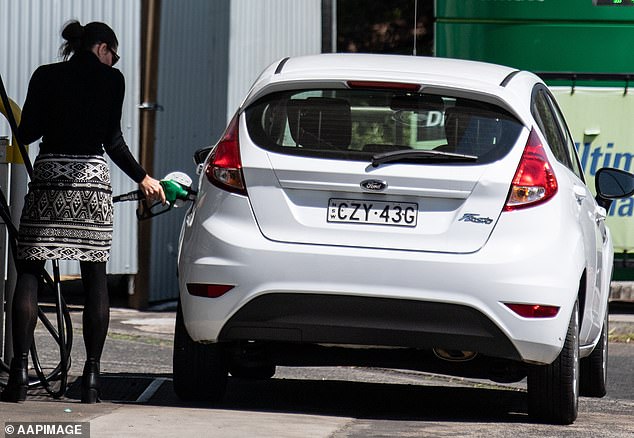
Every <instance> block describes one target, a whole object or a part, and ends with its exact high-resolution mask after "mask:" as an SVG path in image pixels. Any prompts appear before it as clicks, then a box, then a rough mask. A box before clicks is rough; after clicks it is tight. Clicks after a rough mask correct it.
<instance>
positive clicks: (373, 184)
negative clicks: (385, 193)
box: [361, 179, 387, 192]
mask: <svg viewBox="0 0 634 438" xmlns="http://www.w3.org/2000/svg"><path fill="white" fill-rule="evenodd" d="M361 187H363V188H364V189H366V190H372V191H373V192H380V191H381V190H385V189H386V188H387V183H386V182H385V181H379V180H378V179H366V180H365V181H362V182H361Z"/></svg>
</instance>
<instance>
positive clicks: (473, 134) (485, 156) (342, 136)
mask: <svg viewBox="0 0 634 438" xmlns="http://www.w3.org/2000/svg"><path fill="white" fill-rule="evenodd" d="M246 119H247V128H248V131H249V136H250V137H251V139H252V140H253V142H255V143H256V144H257V145H259V146H260V147H262V148H265V149H267V150H271V151H274V152H279V153H286V154H295V155H305V156H312V157H324V158H340V159H350V160H367V159H371V157H372V156H374V155H376V154H381V153H385V152H391V151H398V150H410V149H422V150H434V151H441V152H449V153H455V154H464V155H471V156H476V157H477V160H474V161H473V162H472V163H471V164H485V163H490V162H493V161H496V160H498V159H500V158H502V157H503V156H505V155H506V154H507V153H508V151H509V150H510V149H511V147H512V146H513V145H514V144H515V142H516V141H517V138H518V136H519V134H520V131H521V129H522V125H521V123H520V122H519V121H518V120H517V119H516V118H515V117H514V116H513V115H511V114H510V113H509V112H507V111H506V110H504V109H502V108H500V107H497V106H495V105H492V104H490V103H486V102H480V101H477V100H472V99H464V98H456V97H451V96H441V95H435V94H425V93H415V92H408V91H401V90H398V91H394V90H369V89H321V90H293V91H285V92H277V93H273V94H270V95H267V96H265V97H263V98H261V99H259V100H258V101H256V102H255V103H253V104H252V105H251V106H249V108H247V110H246ZM438 162H439V163H442V161H438Z"/></svg>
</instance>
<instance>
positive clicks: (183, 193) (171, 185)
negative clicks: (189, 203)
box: [160, 179, 189, 205]
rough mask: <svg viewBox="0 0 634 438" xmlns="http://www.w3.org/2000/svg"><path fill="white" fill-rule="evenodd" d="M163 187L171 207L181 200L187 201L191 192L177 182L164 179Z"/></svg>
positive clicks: (162, 181)
mask: <svg viewBox="0 0 634 438" xmlns="http://www.w3.org/2000/svg"><path fill="white" fill-rule="evenodd" d="M160 183H161V186H163V191H164V192H165V199H166V200H167V202H169V203H170V205H174V202H176V200H177V199H181V200H183V201H186V200H187V199H188V197H187V196H188V195H189V192H188V191H187V190H186V189H184V188H183V186H181V185H180V184H179V183H177V182H176V181H172V180H170V179H163V180H161V181H160Z"/></svg>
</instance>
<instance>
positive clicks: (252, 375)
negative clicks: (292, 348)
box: [229, 364, 275, 380]
mask: <svg viewBox="0 0 634 438" xmlns="http://www.w3.org/2000/svg"><path fill="white" fill-rule="evenodd" d="M229 373H231V375H232V376H233V377H235V378H237V379H250V380H265V379H270V378H271V377H273V376H274V375H275V365H259V366H248V365H242V364H234V365H231V367H230V368H229Z"/></svg>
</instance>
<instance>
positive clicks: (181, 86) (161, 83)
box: [148, 0, 230, 302]
mask: <svg viewBox="0 0 634 438" xmlns="http://www.w3.org/2000/svg"><path fill="white" fill-rule="evenodd" d="M229 4H230V3H229V0H214V1H208V0H188V1H185V2H184V1H182V0H162V2H161V32H160V41H159V46H160V48H159V55H158V56H159V61H158V62H159V68H158V72H157V75H158V91H157V100H158V104H159V105H161V106H162V108H163V109H162V110H161V111H158V112H157V113H156V131H155V132H156V142H155V144H154V176H155V177H156V178H161V177H163V176H165V175H166V174H168V173H169V172H172V171H175V170H179V171H182V172H185V173H187V174H188V175H189V176H190V177H192V179H193V180H194V181H197V180H198V178H197V176H196V174H195V170H196V169H195V165H194V161H193V159H192V156H193V153H194V152H195V151H196V150H197V149H200V148H202V147H204V146H208V145H210V144H212V143H214V142H215V141H216V140H217V138H218V137H219V136H220V134H221V133H222V131H223V130H224V125H225V118H226V113H227V103H226V102H227V97H226V96H227V75H228V58H229V53H228V50H229ZM185 212H186V208H182V209H175V210H173V211H171V212H169V213H166V214H164V215H162V216H158V217H156V218H154V219H152V222H151V227H152V243H151V254H150V276H149V294H148V300H149V301H150V302H156V301H162V300H168V299H173V298H175V297H176V296H177V295H178V284H177V281H176V256H177V254H176V251H177V249H178V237H179V233H180V227H181V223H182V221H183V217H184V215H185Z"/></svg>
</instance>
